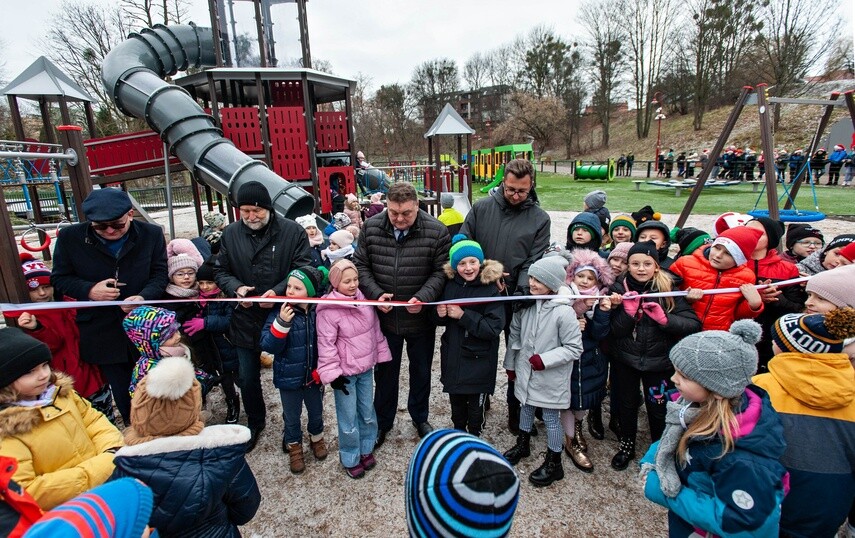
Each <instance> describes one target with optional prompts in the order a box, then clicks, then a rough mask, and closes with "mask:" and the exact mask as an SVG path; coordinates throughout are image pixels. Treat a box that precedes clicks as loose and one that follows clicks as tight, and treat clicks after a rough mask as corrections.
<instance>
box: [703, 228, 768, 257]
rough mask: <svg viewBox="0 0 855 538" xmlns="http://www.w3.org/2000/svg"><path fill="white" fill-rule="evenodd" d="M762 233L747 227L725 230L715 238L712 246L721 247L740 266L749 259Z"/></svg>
mask: <svg viewBox="0 0 855 538" xmlns="http://www.w3.org/2000/svg"><path fill="white" fill-rule="evenodd" d="M762 236H763V232H761V231H760V230H758V229H756V228H749V227H747V226H739V227H738V228H730V229H729V230H725V231H723V232H722V233H721V235H719V236H718V237H716V238H715V240H713V242H712V246H716V245H721V246H723V247H724V248H725V249H727V252H728V253H729V254H730V255H731V256H732V257H733V261H735V262H736V265H737V266H739V265H742V264H743V263H745V262H747V261H748V259H749V258H751V254H752V253H753V252H754V249H755V248H757V242H758V241H759V240H760V237H762Z"/></svg>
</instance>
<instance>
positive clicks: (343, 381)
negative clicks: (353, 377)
mask: <svg viewBox="0 0 855 538" xmlns="http://www.w3.org/2000/svg"><path fill="white" fill-rule="evenodd" d="M347 385H350V379H348V378H346V377H344V376H343V375H340V376H338V377H337V378H335V379H333V381H332V383H330V386H331V387H332V388H334V389H335V390H340V391H342V392H343V393H344V395H345V396H349V395H350V393H349V392H347Z"/></svg>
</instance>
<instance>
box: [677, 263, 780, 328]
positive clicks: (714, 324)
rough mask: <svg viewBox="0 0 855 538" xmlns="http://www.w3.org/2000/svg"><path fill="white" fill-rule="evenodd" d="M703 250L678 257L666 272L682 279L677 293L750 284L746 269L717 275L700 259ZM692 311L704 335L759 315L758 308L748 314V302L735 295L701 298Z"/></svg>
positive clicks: (761, 307) (708, 264) (748, 268)
mask: <svg viewBox="0 0 855 538" xmlns="http://www.w3.org/2000/svg"><path fill="white" fill-rule="evenodd" d="M706 250H707V249H703V250H701V249H698V250H696V251H695V252H694V253H692V255H691V256H680V257H679V258H677V260H676V261H675V262H674V263H673V264H672V265H671V267H670V268H669V271H671V272H672V273H674V274H675V275H677V276H679V277H680V278H682V279H683V282H682V283H681V284H680V289H681V290H686V289H688V288H699V289H702V290H712V289H719V288H738V287H739V286H741V285H743V284H754V282H755V278H756V277H755V276H754V272H753V271H752V270H751V268H750V267H748V266H747V265H740V266H737V267H734V268H732V269H728V270H727V271H719V270H717V269H714V268H713V267H712V265H710V261H709V260H708V259H707V257H706V256H705V255H704V254H705V252H706ZM692 308H694V309H695V313H696V314H697V315H698V318H700V320H701V323H702V324H703V330H705V331H710V330H721V331H726V330H728V329H729V328H730V325H731V324H732V323H733V322H734V321H736V320H738V319H753V318H756V317H757V316H758V315H760V313H761V312H762V311H763V305H762V304H761V305H760V308H759V309H757V310H751V307H750V306H749V305H748V301H746V300H745V298H744V297H743V296H742V294H741V293H740V292H738V291H737V292H734V293H723V294H719V295H704V296H703V298H701V300H700V301H697V302H695V303H693V304H692Z"/></svg>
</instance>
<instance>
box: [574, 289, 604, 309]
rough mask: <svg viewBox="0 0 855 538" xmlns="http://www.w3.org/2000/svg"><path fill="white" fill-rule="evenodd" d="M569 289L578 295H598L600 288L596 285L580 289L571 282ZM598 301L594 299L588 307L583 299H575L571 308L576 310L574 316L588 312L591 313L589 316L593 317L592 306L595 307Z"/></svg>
mask: <svg viewBox="0 0 855 538" xmlns="http://www.w3.org/2000/svg"><path fill="white" fill-rule="evenodd" d="M571 290H572V291H573V292H574V294H578V295H599V294H600V290H599V288H597V287H596V286H593V287H590V288H588V289H585V290H582V289H579V287H578V286H577V285H576V284H573V287H572V288H571ZM598 303H599V301H594V304H593V305H591V307H590V308H588V306H587V305H586V304H585V299H576V300H575V301H573V310H574V311H575V312H576V317H581V316H584V315H586V314H588V313H590V314H591V316H590V317H593V310H594V308H596V307H597V304H598Z"/></svg>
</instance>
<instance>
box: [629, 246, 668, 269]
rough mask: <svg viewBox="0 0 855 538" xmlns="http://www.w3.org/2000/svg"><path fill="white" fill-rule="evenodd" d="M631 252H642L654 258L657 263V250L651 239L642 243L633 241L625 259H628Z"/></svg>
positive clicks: (630, 256)
mask: <svg viewBox="0 0 855 538" xmlns="http://www.w3.org/2000/svg"><path fill="white" fill-rule="evenodd" d="M633 254H644V255H645V256H650V257H651V258H653V259H654V260H656V265H659V263H660V260H659V250H657V248H656V243H654V242H653V241H644V242H643V243H635V244H634V245H632V247H631V248H630V249H629V252H627V254H626V259H627V261H629V259H630V258H632V255H633Z"/></svg>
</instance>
